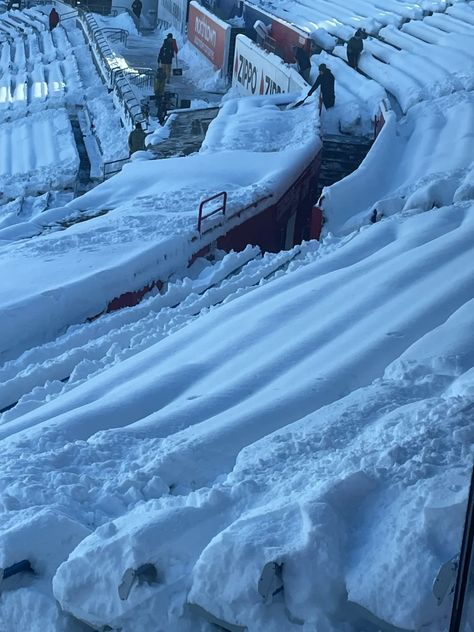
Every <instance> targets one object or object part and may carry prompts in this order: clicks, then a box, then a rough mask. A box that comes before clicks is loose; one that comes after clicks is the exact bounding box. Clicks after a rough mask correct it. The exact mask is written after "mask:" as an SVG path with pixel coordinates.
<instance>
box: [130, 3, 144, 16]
mask: <svg viewBox="0 0 474 632" xmlns="http://www.w3.org/2000/svg"><path fill="white" fill-rule="evenodd" d="M142 7H143V4H142V1H141V0H134V1H133V3H132V11H133V13H134V14H135V15H136V16H137V20H139V19H140V16H141V14H142Z"/></svg>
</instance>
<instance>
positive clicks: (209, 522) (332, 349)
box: [0, 0, 474, 632]
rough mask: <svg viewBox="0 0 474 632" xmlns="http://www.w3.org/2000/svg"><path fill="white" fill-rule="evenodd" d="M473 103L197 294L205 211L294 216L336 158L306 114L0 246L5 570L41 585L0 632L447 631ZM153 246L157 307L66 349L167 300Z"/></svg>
mask: <svg viewBox="0 0 474 632" xmlns="http://www.w3.org/2000/svg"><path fill="white" fill-rule="evenodd" d="M299 4H300V5H303V2H301V3H299ZM322 4H325V5H328V4H329V3H327V2H326V3H322ZM389 4H390V7H392V8H400V11H401V12H404V11H405V10H410V3H405V2H403V3H402V2H395V0H393V1H392V0H391V1H390V3H389ZM423 4H424V5H425V6H428V5H430V6H434V5H441V4H443V3H441V2H435V1H428V0H426V2H423ZM458 4H461V3H458ZM334 5H337V6H342V7H343V8H344V7H345V8H344V11H346V9H347V2H346V0H338V2H337V3H334ZM354 5H355V6H356V7H357V9H358V10H361V9H362V8H364V7H366V8H367V7H370V6H371V5H373V6H376V2H372V3H367V2H362V1H358V2H356V3H354ZM435 8H436V7H435ZM413 10H414V11H415V12H416V11H418V8H417V7H416V6H415V7H414V9H413ZM346 12H347V11H346ZM453 15H454V14H453ZM433 17H436V16H433ZM371 19H372V18H371ZM398 32H401V31H398ZM323 55H324V53H323ZM339 62H340V59H337V58H332V63H334V65H335V67H336V68H337V66H338V65H340V64H339ZM376 92H377V91H376V90H374V93H373V94H374V95H375V94H376ZM455 92H456V94H450V95H444V94H443V96H441V97H439V98H436V99H435V98H432V94H431V93H430V92H429V91H427V92H423V93H422V92H420V97H419V98H420V99H421V101H422V102H421V103H418V104H417V105H413V104H410V103H408V104H407V114H406V115H405V116H402V117H401V118H400V119H398V120H397V119H396V117H395V115H394V114H389V115H388V116H387V122H386V124H385V127H384V129H383V130H382V132H381V134H380V136H379V137H378V140H377V141H376V143H375V145H374V147H373V149H372V151H371V152H370V153H369V155H368V157H367V159H366V160H365V161H364V163H363V164H362V166H361V167H360V168H359V169H358V170H357V172H355V173H354V174H353V175H352V176H349V177H348V178H346V179H345V180H343V181H341V182H340V183H338V184H336V185H334V186H333V187H331V188H330V189H328V190H326V191H325V199H324V212H325V215H326V218H327V225H326V227H325V234H324V238H323V240H322V242H321V243H318V242H309V243H306V244H302V245H301V246H297V247H295V248H293V249H292V250H290V251H284V252H281V253H278V254H265V255H262V254H261V253H259V250H258V248H255V247H248V248H247V249H246V250H245V251H243V252H242V253H230V254H227V255H224V254H223V253H219V252H216V253H215V261H214V262H210V261H203V260H201V259H198V260H197V261H196V262H195V263H194V265H193V266H192V267H191V268H190V269H189V270H185V266H186V263H187V260H188V255H189V252H190V250H189V243H190V242H189V240H190V239H192V234H193V231H194V233H195V229H194V226H195V219H196V216H195V207H196V204H195V203H197V202H198V201H199V196H200V195H201V194H203V195H204V194H208V193H209V192H212V193H214V192H215V191H216V190H217V189H218V188H219V187H218V185H219V186H221V187H222V186H224V185H225V186H226V187H230V189H229V190H231V191H232V193H233V195H234V194H235V200H236V202H239V203H241V202H242V200H244V201H248V200H252V199H254V197H253V196H255V195H261V194H262V193H267V188H268V187H272V189H274V190H275V191H280V190H284V188H285V186H287V185H288V183H289V182H290V180H291V178H290V176H292V175H294V174H296V173H298V171H299V170H301V166H302V165H303V164H304V163H305V161H306V160H307V158H308V156H310V155H312V154H313V153H314V152H315V151H317V150H318V148H319V141H318V139H317V136H316V132H317V127H316V125H315V111H314V105H311V104H310V105H308V106H305V107H302V108H299V109H296V110H292V111H291V110H290V111H282V110H281V109H280V108H278V107H277V105H276V103H277V102H278V99H280V98H281V97H275V98H273V99H270V100H269V99H260V98H256V99H246V100H242V101H237V100H230V101H228V102H227V103H226V105H225V106H224V107H223V109H222V112H221V116H219V117H218V118H217V119H216V120H215V121H214V123H213V124H212V125H211V126H210V127H209V131H208V134H207V137H206V140H205V143H204V145H203V148H202V151H201V152H200V153H199V154H198V155H196V156H191V157H190V159H189V160H186V161H185V160H181V159H172V160H168V161H142V160H140V157H138V160H136V161H135V160H134V161H133V162H132V164H130V165H129V166H128V167H127V168H126V169H125V170H124V171H123V172H122V174H121V175H120V176H118V177H116V178H113V179H112V180H110V181H109V182H107V183H105V184H104V185H103V186H101V187H98V188H97V189H96V190H95V191H92V192H90V193H89V194H88V195H86V196H83V197H82V198H79V199H77V200H76V201H75V202H73V203H71V204H68V205H64V206H60V207H58V208H56V209H54V210H53V211H46V212H45V213H42V215H44V216H45V217H44V218H43V219H44V221H39V220H37V219H36V220H35V221H33V222H31V221H29V222H24V223H23V226H22V227H21V230H23V231H24V232H23V233H21V232H20V229H19V228H18V227H13V228H12V229H11V230H10V233H6V232H3V236H4V238H5V239H4V243H3V244H2V245H1V248H0V262H1V263H0V265H1V266H2V274H1V278H2V284H1V286H0V287H1V294H0V296H1V299H2V326H3V327H2V332H3V333H2V334H1V335H2V351H3V352H4V355H5V357H8V360H7V361H5V362H4V364H3V365H2V366H0V382H1V385H0V408H1V410H2V413H1V417H0V511H1V512H2V514H1V515H2V519H1V521H0V568H8V567H10V566H11V565H13V564H15V563H16V562H19V561H21V560H24V559H28V560H30V562H31V565H32V567H33V569H34V571H35V573H34V574H27V573H24V574H19V575H16V576H15V577H12V578H9V579H6V580H5V581H4V582H3V583H2V585H1V589H2V592H1V594H0V631H1V632H20V631H21V632H24V630H28V632H45V631H47V632H85V631H86V630H90V629H91V626H92V629H96V630H101V631H103V630H105V629H113V630H118V629H120V630H122V632H142V631H143V632H146V631H148V630H155V631H156V632H211V630H213V629H215V628H214V627H213V626H212V625H211V624H210V623H209V622H208V620H214V621H215V622H218V621H220V622H222V623H223V624H224V623H225V625H226V626H227V629H231V630H234V631H235V630H239V631H242V632H243V631H244V630H248V632H262V631H265V632H267V631H268V632H296V631H304V632H310V631H311V632H314V631H315V630H317V631H318V632H342V631H343V632H360V631H362V630H363V631H364V632H369V631H370V632H373V631H374V630H379V629H381V630H391V631H393V630H394V629H396V630H400V629H402V630H419V629H421V628H422V629H423V630H424V631H425V632H442V631H444V630H446V629H447V617H448V616H449V609H450V605H451V604H450V599H449V598H446V599H445V600H444V601H443V602H442V603H441V604H438V603H437V601H436V598H435V596H434V595H433V593H432V583H433V580H434V579H435V577H436V574H437V572H438V570H439V567H440V566H441V564H443V563H444V562H446V561H448V560H450V559H451V558H452V557H453V556H454V555H455V554H456V553H457V552H458V550H459V545H460V537H461V529H462V521H463V517H464V508H465V502H466V497H467V483H468V480H469V478H470V468H471V467H472V462H473V456H474V450H473V446H474V426H473V423H472V418H473V410H474V380H473V377H474V339H473V336H472V332H473V330H474V275H473V272H472V261H473V255H474V252H473V251H474V187H473V182H474V180H473V162H472V161H473V156H472V150H471V144H472V143H471V140H472V136H473V132H474V130H473V125H474V119H473V116H472V112H473V98H472V93H471V92H468V91H466V90H465V87H463V86H462V85H460V84H459V85H457V86H456V88H455ZM374 101H375V97H374ZM262 119H263V120H264V123H263V124H262ZM257 120H258V121H259V125H255V123H256V121H257ZM288 127H290V130H288ZM262 146H263V147H264V151H261V152H260V153H256V152H255V151H254V150H255V149H256V148H260V149H261V148H262ZM283 150H285V151H283ZM292 170H294V173H293V171H292ZM203 173H204V174H206V178H205V182H203V180H204V178H203ZM210 173H212V178H211V177H210V176H209V175H208V174H210ZM178 179H179V180H178ZM183 182H187V183H188V184H189V186H188V187H184V188H183ZM191 185H192V187H193V190H192V191H191V190H190V187H191ZM196 188H197V189H198V190H197V191H196V190H195V189H196ZM188 203H189V204H190V206H189V207H188V206H186V205H187V204H188ZM173 209H179V212H174V211H173ZM183 209H184V210H183ZM99 211H108V212H107V214H105V215H102V216H100V217H95V218H93V219H88V221H86V222H83V223H82V224H77V225H75V226H72V227H69V228H67V229H65V230H58V228H59V226H58V225H57V224H56V225H55V224H54V222H55V221H56V220H58V221H59V220H65V219H73V218H74V217H81V216H82V218H85V217H90V216H91V215H94V214H96V213H97V212H99ZM48 227H49V228H48ZM61 228H62V227H61ZM45 229H47V230H50V231H51V232H50V233H45V232H44V231H45ZM4 230H5V231H7V230H8V227H7V228H5V229H4ZM28 231H29V232H28ZM160 231H161V232H160ZM163 231H165V235H164V237H165V241H166V244H167V247H168V246H170V247H173V248H175V250H173V251H172V253H171V263H172V264H173V265H171V264H170V267H169V270H168V271H169V273H170V274H171V273H172V272H174V273H175V274H172V275H171V276H170V278H169V282H168V284H167V285H166V286H165V287H164V288H163V290H162V293H159V292H158V291H156V290H155V291H154V292H152V293H151V294H150V295H149V296H148V297H146V299H145V300H144V301H142V303H140V305H138V306H136V307H135V308H130V309H124V310H120V311H119V312H116V313H113V314H108V315H105V316H103V317H101V318H98V319H96V320H95V321H93V322H90V323H86V324H76V325H75V326H73V327H69V328H67V325H68V324H69V323H70V322H78V321H79V320H81V318H82V316H84V318H85V316H86V315H87V314H86V312H87V310H88V309H89V308H90V306H91V305H92V306H94V308H95V306H97V305H98V306H99V307H101V306H102V307H103V306H104V305H105V304H106V300H107V298H108V297H110V296H115V295H116V294H118V293H120V292H121V291H123V290H125V289H130V288H135V287H141V286H142V284H143V282H144V281H146V280H147V279H148V280H149V278H150V269H152V270H154V269H155V268H153V266H154V265H156V261H157V259H158V258H159V257H158V255H159V254H160V252H161V253H162V254H168V252H169V251H167V252H164V250H163V249H162V250H161V251H160V248H162V246H163V239H162V238H163ZM37 233H42V234H41V235H38V234H37ZM8 235H9V237H8ZM7 237H8V239H7ZM20 237H28V238H29V239H28V240H25V241H16V240H17V239H19V238H20ZM153 248H155V250H153ZM150 252H151V254H150ZM143 253H144V254H143ZM147 253H148V254H147ZM147 257H148V259H147ZM166 261H168V263H169V260H168V259H166ZM163 262H164V256H163V258H162V259H161V260H160V262H159V263H160V265H161V266H162V265H164V263H163ZM13 265H14V266H15V268H14V269H15V274H16V277H15V278H14V277H13V275H12V274H11V270H12V266H13ZM137 279H138V281H137ZM134 283H139V285H133V284H134ZM104 297H105V298H104ZM86 308H87V309H86ZM81 310H83V312H84V313H82V311H81ZM45 340H47V341H48V342H46V343H44V344H42V343H43V342H44V341H45ZM468 623H469V625H468V626H467V628H466V630H465V631H463V632H472V629H473V628H472V622H468ZM469 626H470V627H469Z"/></svg>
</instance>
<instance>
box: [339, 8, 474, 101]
mask: <svg viewBox="0 0 474 632" xmlns="http://www.w3.org/2000/svg"><path fill="white" fill-rule="evenodd" d="M463 9H464V11H463V14H465V17H464V18H462V19H459V18H457V17H452V16H447V15H432V16H428V17H425V18H424V19H423V20H422V21H416V22H408V23H406V24H403V25H402V26H401V28H399V29H398V28H396V27H394V26H392V25H390V26H386V27H384V28H383V29H381V30H380V31H379V34H378V38H368V39H367V40H365V43H364V52H363V53H362V56H361V59H360V62H359V67H360V69H361V70H362V72H364V73H365V74H366V75H367V76H369V77H370V78H372V79H374V80H375V81H377V82H378V83H379V84H380V85H382V86H384V88H386V90H387V91H388V92H390V93H391V94H393V95H394V96H395V97H396V99H397V101H398V103H399V105H400V107H401V108H402V110H403V111H404V112H406V111H407V110H408V108H409V107H410V106H412V105H413V104H414V103H417V102H419V101H423V100H425V99H427V98H430V97H432V96H443V95H445V94H450V93H451V92H456V91H458V90H463V89H465V90H472V88H473V87H474V47H473V46H472V42H473V41H474V8H473V6H468V5H466V6H464V7H463ZM333 53H334V54H335V55H337V56H339V57H341V58H342V59H346V49H345V47H344V46H337V47H336V48H334V50H333Z"/></svg>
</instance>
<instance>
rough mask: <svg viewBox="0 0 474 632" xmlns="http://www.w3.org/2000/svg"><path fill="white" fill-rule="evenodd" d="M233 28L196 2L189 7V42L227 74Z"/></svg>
mask: <svg viewBox="0 0 474 632" xmlns="http://www.w3.org/2000/svg"><path fill="white" fill-rule="evenodd" d="M230 37H231V26H230V24H227V22H224V21H223V20H220V19H219V18H218V17H216V16H215V15H213V14H212V13H210V12H209V11H207V10H206V9H205V8H204V7H202V6H200V5H199V4H198V3H197V2H194V0H193V1H192V2H191V3H190V5H189V19H188V41H189V42H191V44H193V46H195V47H196V48H197V49H198V50H199V51H200V52H201V53H202V54H203V55H204V56H205V57H207V59H209V61H211V62H212V63H213V65H214V67H215V68H220V69H222V70H223V71H225V73H227V68H228V64H229V48H230Z"/></svg>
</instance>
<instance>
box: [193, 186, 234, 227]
mask: <svg viewBox="0 0 474 632" xmlns="http://www.w3.org/2000/svg"><path fill="white" fill-rule="evenodd" d="M220 197H222V199H223V201H222V205H221V206H219V207H218V208H215V209H213V210H212V211H211V212H210V213H208V214H207V215H204V214H203V209H204V206H205V205H206V204H207V203H208V202H212V200H216V199H217V198H220ZM226 207H227V191H221V192H220V193H216V194H215V195H212V196H211V197H209V198H206V199H205V200H202V202H201V204H200V205H199V215H198V225H197V228H198V231H199V232H201V225H202V220H203V219H207V218H208V217H211V216H212V215H216V214H217V213H220V212H221V211H222V215H224V216H225V210H226Z"/></svg>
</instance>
